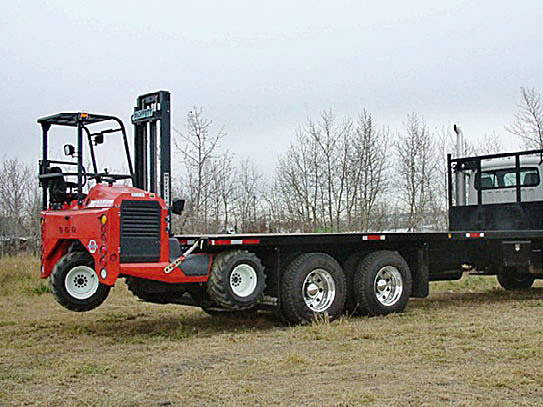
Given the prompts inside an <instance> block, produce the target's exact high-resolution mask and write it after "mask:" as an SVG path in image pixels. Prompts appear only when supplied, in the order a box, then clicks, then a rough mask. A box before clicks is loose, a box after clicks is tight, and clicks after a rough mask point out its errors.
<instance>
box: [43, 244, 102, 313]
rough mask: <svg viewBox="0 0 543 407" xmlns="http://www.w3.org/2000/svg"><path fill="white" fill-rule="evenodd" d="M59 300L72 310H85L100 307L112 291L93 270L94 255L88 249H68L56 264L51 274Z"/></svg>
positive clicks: (50, 281)
mask: <svg viewBox="0 0 543 407" xmlns="http://www.w3.org/2000/svg"><path fill="white" fill-rule="evenodd" d="M49 285H50V287H51V292H52V293H53V295H54V296H55V299H56V300H57V302H58V303H59V304H60V305H62V306H63V307H64V308H67V309H69V310H71V311H76V312H84V311H90V310H91V309H94V308H96V307H98V306H99V305H100V304H102V302H104V300H105V299H106V298H107V296H108V294H109V289H110V287H109V286H107V285H105V284H102V283H101V282H100V281H99V279H98V275H97V274H96V271H95V270H94V259H93V258H92V256H91V255H90V254H89V253H87V252H69V253H67V254H66V255H64V257H62V258H61V259H60V260H59V261H58V263H57V264H56V265H55V267H54V268H53V272H52V273H51V276H50V277H49Z"/></svg>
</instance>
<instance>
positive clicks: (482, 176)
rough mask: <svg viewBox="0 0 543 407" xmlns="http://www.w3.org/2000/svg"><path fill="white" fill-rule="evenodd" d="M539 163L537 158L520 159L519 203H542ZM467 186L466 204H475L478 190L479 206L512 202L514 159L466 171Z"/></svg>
mask: <svg viewBox="0 0 543 407" xmlns="http://www.w3.org/2000/svg"><path fill="white" fill-rule="evenodd" d="M542 164H543V161H542V160H541V158H540V157H538V156H534V157H521V159H520V172H519V178H520V197H521V201H522V202H533V201H541V200H543V185H542V184H541V171H542V168H543V166H542ZM468 185H469V187H468V194H467V195H468V199H467V202H468V205H477V192H478V190H479V189H480V190H481V191H482V198H483V204H503V203H513V202H516V199H517V197H516V185H517V175H516V166H515V160H514V158H513V157H506V158H497V159H494V160H485V161H483V162H482V163H481V172H478V171H477V170H475V171H473V172H470V174H469V182H468Z"/></svg>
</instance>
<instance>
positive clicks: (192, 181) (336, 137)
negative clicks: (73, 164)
mask: <svg viewBox="0 0 543 407" xmlns="http://www.w3.org/2000/svg"><path fill="white" fill-rule="evenodd" d="M520 96H521V98H520V104H519V105H518V111H517V112H516V113H515V115H514V119H513V121H512V122H511V124H509V125H506V126H505V131H506V132H507V133H508V134H510V135H512V136H514V137H516V138H517V139H518V140H519V141H521V142H522V144H523V145H524V146H525V147H526V148H527V149H534V148H543V102H542V98H541V93H539V92H537V91H536V90H535V89H532V88H524V87H523V88H521V90H520ZM173 130H174V137H173V145H174V147H173V149H172V155H173V156H175V155H177V156H178V157H179V158H180V159H178V160H175V161H177V162H181V163H182V164H181V168H179V169H178V170H179V171H178V172H177V171H173V172H174V176H173V182H174V186H173V191H174V194H176V195H177V196H180V197H185V198H187V202H186V206H185V211H184V214H183V216H181V217H178V216H174V218H173V219H174V220H173V226H174V230H175V232H176V233H232V232H238V233H250V232H258V233H263V232H344V231H358V232H366V231H384V230H406V231H417V230H444V229H446V227H447V211H446V210H447V195H446V191H447V183H446V168H445V166H446V153H447V152H450V151H453V149H454V135H453V134H452V131H451V130H450V129H442V130H432V129H430V128H429V127H428V125H427V124H426V122H425V121H424V118H423V117H422V116H421V115H419V114H417V113H409V114H407V115H406V117H405V119H404V121H403V123H402V127H401V128H400V129H396V130H391V129H390V128H389V127H387V126H386V125H384V124H379V123H377V122H376V121H375V119H374V116H373V115H372V114H371V113H370V112H368V111H366V110H363V111H362V112H360V113H359V114H358V115H357V116H356V117H345V118H338V117H337V115H336V114H335V113H334V112H333V111H332V110H331V109H327V110H324V111H323V112H322V113H321V114H320V116H319V117H318V118H316V119H311V118H309V119H307V120H306V121H305V123H303V124H302V125H301V126H300V127H299V128H298V129H297V130H296V131H295V132H294V137H293V140H292V141H291V143H290V145H289V147H288V149H287V151H286V152H285V153H283V154H281V155H280V156H279V157H278V159H277V164H276V166H275V170H274V172H273V174H270V175H268V176H265V175H264V174H263V173H261V172H260V171H259V170H258V168H257V166H256V164H255V163H254V162H253V161H252V160H251V159H250V158H242V159H236V157H235V154H234V153H233V152H231V151H229V150H228V149H226V148H224V147H223V146H222V145H221V141H222V140H223V139H224V138H225V137H227V133H226V132H225V130H224V128H218V129H215V128H214V126H213V122H212V120H210V119H209V118H207V117H206V116H205V115H204V112H203V109H202V108H201V107H194V108H193V109H192V110H191V111H189V112H188V113H187V115H186V120H185V124H184V126H183V128H182V129H177V128H175V127H174V128H173ZM501 149H502V143H501V139H500V137H499V136H498V135H497V134H496V133H495V132H493V133H489V134H486V135H485V136H484V138H483V139H482V140H481V141H479V142H478V143H477V144H475V145H473V144H469V143H467V146H466V150H467V154H486V153H492V152H498V151H500V150H501ZM40 209H41V204H40V190H39V188H38V181H37V176H36V174H35V171H34V166H29V165H27V164H25V163H23V162H22V161H20V160H19V159H17V158H6V157H3V159H2V162H1V163H0V255H1V254H2V253H5V252H17V251H19V250H21V249H30V250H37V248H38V247H39V237H40V218H39V212H40ZM27 242H30V243H27Z"/></svg>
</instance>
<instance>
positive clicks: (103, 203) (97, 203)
mask: <svg viewBox="0 0 543 407" xmlns="http://www.w3.org/2000/svg"><path fill="white" fill-rule="evenodd" d="M112 206H113V199H95V200H94V201H90V203H89V205H88V206H87V207H88V208H111V207H112Z"/></svg>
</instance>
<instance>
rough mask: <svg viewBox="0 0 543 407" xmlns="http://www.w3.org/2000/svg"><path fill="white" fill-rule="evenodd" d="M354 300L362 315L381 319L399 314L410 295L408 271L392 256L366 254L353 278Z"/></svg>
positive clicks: (382, 252)
mask: <svg viewBox="0 0 543 407" xmlns="http://www.w3.org/2000/svg"><path fill="white" fill-rule="evenodd" d="M353 283H354V285H353V286H354V296H355V299H356V301H357V303H358V304H359V309H360V310H361V311H362V312H367V314H369V315H385V314H389V313H391V312H401V311H403V310H404V309H405V307H406V306H407V302H408V301H409V296H410V295H411V271H410V270H409V266H408V265H407V263H406V261H405V260H404V259H403V257H402V256H400V255H399V254H398V253H396V252H391V251H387V250H382V251H378V252H374V253H370V254H368V255H367V256H366V257H365V258H364V259H363V260H362V261H361V262H360V264H359V266H358V270H357V271H356V273H355V275H354V281H353Z"/></svg>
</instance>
